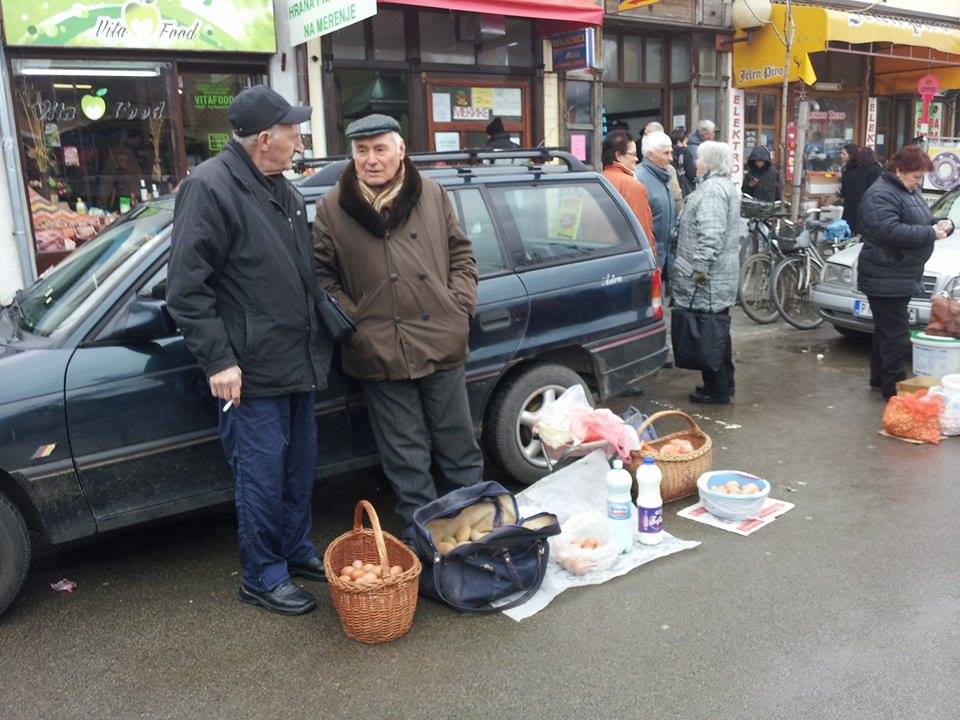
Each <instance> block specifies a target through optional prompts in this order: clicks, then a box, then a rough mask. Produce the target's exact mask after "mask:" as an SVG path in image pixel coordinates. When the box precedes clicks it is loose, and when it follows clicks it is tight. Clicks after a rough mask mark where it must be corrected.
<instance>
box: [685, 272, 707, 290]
mask: <svg viewBox="0 0 960 720" xmlns="http://www.w3.org/2000/svg"><path fill="white" fill-rule="evenodd" d="M690 279H691V280H693V284H694V285H696V286H697V287H698V288H704V287H706V286H707V282H709V280H710V276H709V275H707V273H705V272H695V273H693V275H691V276H690Z"/></svg>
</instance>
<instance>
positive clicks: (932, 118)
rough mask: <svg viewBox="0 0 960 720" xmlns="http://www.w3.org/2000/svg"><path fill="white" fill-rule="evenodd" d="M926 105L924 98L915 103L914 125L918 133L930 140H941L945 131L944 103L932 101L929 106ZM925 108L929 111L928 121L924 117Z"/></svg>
mask: <svg viewBox="0 0 960 720" xmlns="http://www.w3.org/2000/svg"><path fill="white" fill-rule="evenodd" d="M924 105H925V103H924V102H923V100H917V101H916V102H915V103H914V104H913V127H914V128H915V129H916V134H917V135H923V136H925V137H926V138H927V139H928V140H939V139H940V136H941V134H942V131H943V103H930V106H929V108H925V107H924ZM924 110H926V111H927V119H926V122H924V119H923V115H924Z"/></svg>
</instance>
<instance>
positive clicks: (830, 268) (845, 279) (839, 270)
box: [823, 262, 853, 285]
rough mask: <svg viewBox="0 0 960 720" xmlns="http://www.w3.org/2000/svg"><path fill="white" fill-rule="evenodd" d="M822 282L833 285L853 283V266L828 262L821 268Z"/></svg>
mask: <svg viewBox="0 0 960 720" xmlns="http://www.w3.org/2000/svg"><path fill="white" fill-rule="evenodd" d="M823 282H825V283H832V284H834V285H851V284H852V283H853V268H851V267H849V266H847V265H841V264H840V263H830V262H828V263H827V265H826V267H825V268H824V269H823Z"/></svg>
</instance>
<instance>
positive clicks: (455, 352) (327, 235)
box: [313, 115, 483, 524]
mask: <svg viewBox="0 0 960 720" xmlns="http://www.w3.org/2000/svg"><path fill="white" fill-rule="evenodd" d="M399 131H400V126H399V124H398V123H397V121H396V120H394V119H393V118H390V117H387V116H385V115H369V116H367V117H365V118H361V119H360V120H357V121H355V122H353V123H351V124H350V125H349V126H348V127H347V137H348V138H350V140H351V142H352V145H353V160H352V162H350V164H349V165H347V167H346V169H345V170H344V172H343V175H342V177H341V178H340V182H339V183H338V184H337V186H336V187H335V188H333V189H332V190H330V191H329V192H328V193H327V194H326V195H324V197H323V200H322V201H321V202H319V203H318V204H317V219H316V221H315V223H314V229H313V242H314V250H315V255H316V260H317V270H318V272H319V275H320V279H321V281H322V282H323V284H324V286H325V287H326V289H327V291H328V292H330V294H331V295H332V296H333V297H334V298H335V299H336V300H337V301H338V302H339V303H340V305H341V306H342V307H343V309H344V310H345V311H346V312H347V314H349V315H350V316H351V317H352V318H353V319H354V321H355V322H356V325H357V332H356V334H355V335H354V337H353V339H352V340H351V341H350V342H349V343H348V344H347V345H344V346H343V348H342V350H343V352H342V359H343V369H344V372H346V373H347V374H348V375H351V376H353V377H355V378H357V379H358V380H359V381H360V386H361V388H362V391H363V397H364V400H365V401H366V405H367V412H368V414H369V416H370V423H371V426H372V428H373V434H374V438H375V440H376V443H377V448H378V450H379V452H380V459H381V461H382V463H383V469H384V473H385V474H386V476H387V477H388V478H389V480H390V483H391V484H392V485H393V489H394V492H395V494H396V495H397V499H398V503H397V514H398V515H399V516H400V518H401V519H402V520H403V521H404V523H406V524H409V523H410V522H411V520H412V518H413V513H414V511H415V510H416V509H417V508H419V507H421V506H423V505H425V504H426V503H428V502H430V501H431V500H433V499H435V498H436V497H437V491H436V487H435V486H434V483H433V478H432V477H431V475H430V461H431V451H432V457H433V458H435V459H436V461H437V465H438V466H439V468H440V470H441V471H442V472H443V475H444V477H445V479H446V480H447V481H448V482H450V483H452V484H454V485H459V486H466V485H472V484H474V483H477V482H480V481H481V480H483V457H482V455H481V453H480V449H479V447H478V445H477V441H476V438H475V436H474V432H473V422H472V419H471V416H470V407H469V405H468V403H467V389H466V379H465V374H464V362H465V361H466V358H467V339H468V335H469V320H470V315H471V314H472V313H473V311H474V309H475V307H476V303H477V268H476V262H475V260H474V256H473V248H472V247H471V245H470V241H469V240H468V239H467V238H466V236H465V235H464V233H463V231H462V230H461V229H460V225H459V223H458V221H457V216H456V214H455V212H454V209H453V205H452V204H451V202H450V198H449V197H448V196H447V193H446V192H445V191H444V190H443V188H441V187H440V186H439V185H438V184H437V183H436V182H434V181H433V180H431V179H429V178H425V177H421V175H420V173H419V172H418V171H417V169H416V167H415V166H414V164H413V163H412V162H411V161H410V160H409V159H408V158H406V157H405V147H404V143H403V139H402V138H401V137H400V133H399Z"/></svg>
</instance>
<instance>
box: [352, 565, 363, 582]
mask: <svg viewBox="0 0 960 720" xmlns="http://www.w3.org/2000/svg"><path fill="white" fill-rule="evenodd" d="M350 577H351V578H353V579H354V580H359V579H360V578H362V577H363V570H362V569H361V568H350Z"/></svg>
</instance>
